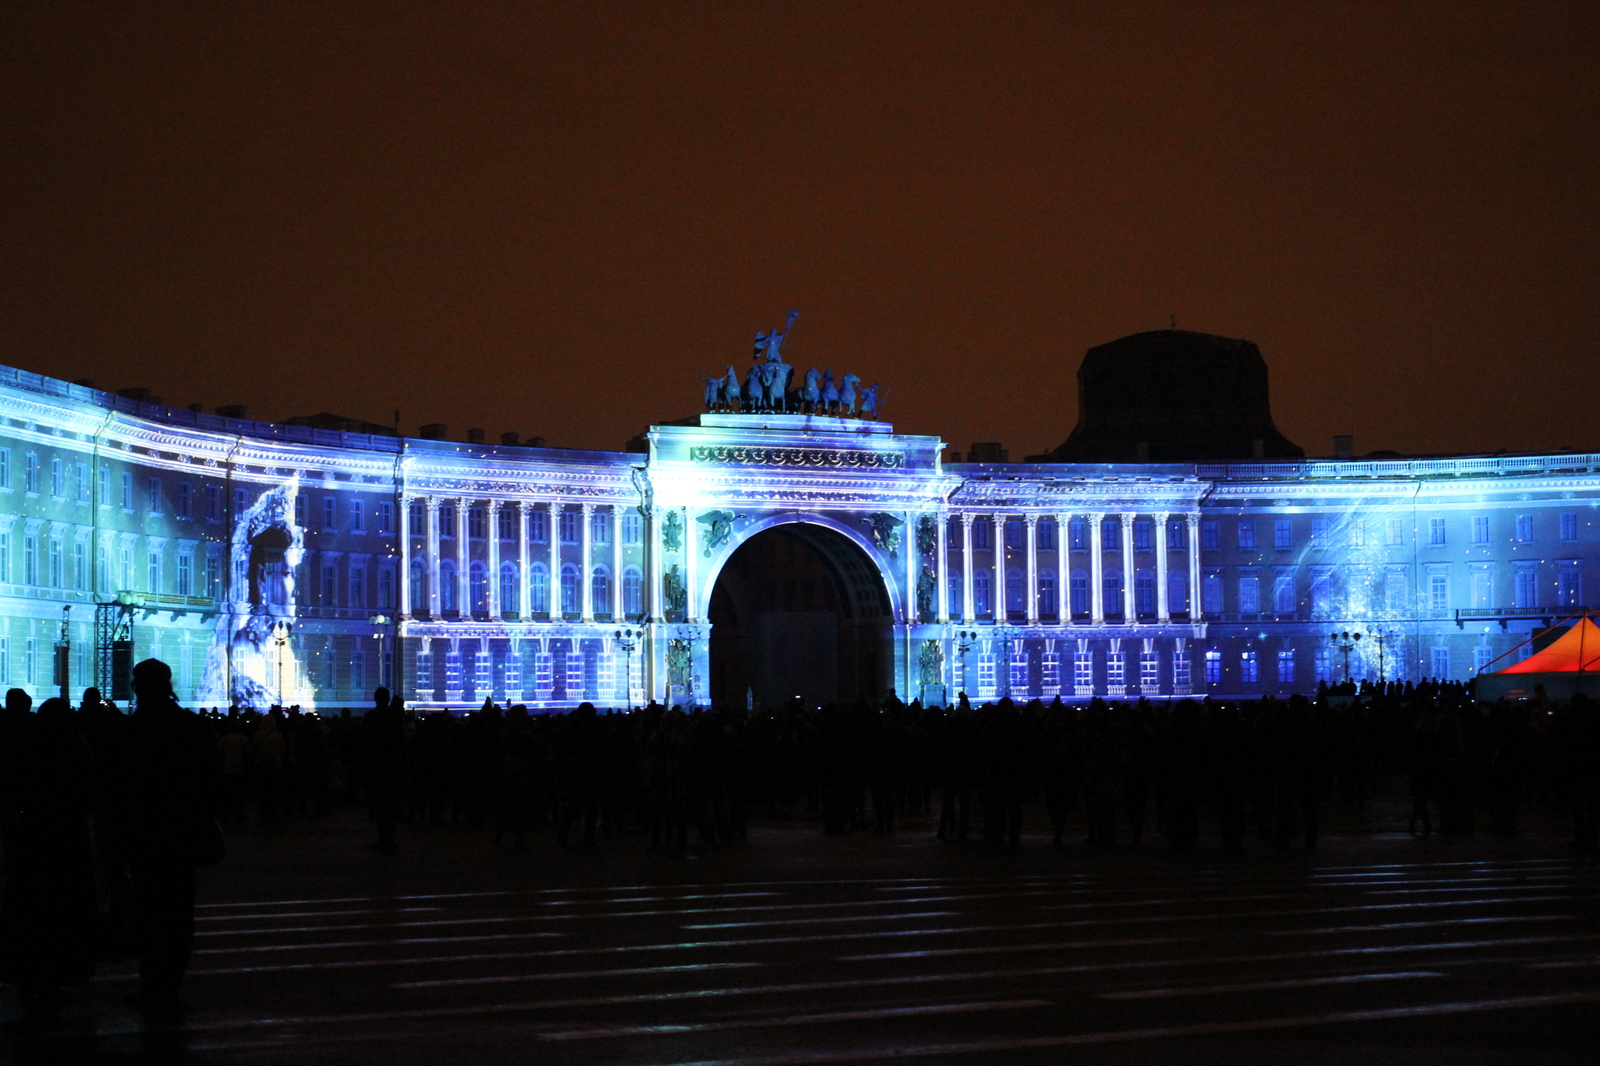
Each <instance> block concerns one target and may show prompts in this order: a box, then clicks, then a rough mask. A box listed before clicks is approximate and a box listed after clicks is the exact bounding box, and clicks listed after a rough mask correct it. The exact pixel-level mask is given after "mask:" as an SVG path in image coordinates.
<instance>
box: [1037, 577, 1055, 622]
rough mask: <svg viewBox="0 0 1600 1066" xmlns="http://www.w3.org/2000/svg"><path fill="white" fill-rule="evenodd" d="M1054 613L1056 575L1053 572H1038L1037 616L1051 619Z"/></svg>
mask: <svg viewBox="0 0 1600 1066" xmlns="http://www.w3.org/2000/svg"><path fill="white" fill-rule="evenodd" d="M1055 613H1056V575H1055V571H1054V570H1041V571H1039V614H1040V616H1041V617H1045V618H1051V617H1054V616H1055Z"/></svg>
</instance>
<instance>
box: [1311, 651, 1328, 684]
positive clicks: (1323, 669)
mask: <svg viewBox="0 0 1600 1066" xmlns="http://www.w3.org/2000/svg"><path fill="white" fill-rule="evenodd" d="M1311 669H1312V670H1313V671H1314V672H1315V673H1316V675H1317V678H1316V680H1317V683H1318V684H1328V683H1331V682H1332V681H1333V653H1332V652H1331V651H1330V650H1329V649H1327V648H1318V649H1317V650H1316V654H1314V655H1313V656H1312V659H1311Z"/></svg>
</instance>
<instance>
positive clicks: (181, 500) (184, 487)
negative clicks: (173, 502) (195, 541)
mask: <svg viewBox="0 0 1600 1066" xmlns="http://www.w3.org/2000/svg"><path fill="white" fill-rule="evenodd" d="M178 517H179V518H192V517H194V486H193V485H191V484H189V483H188V482H187V481H180V482H178Z"/></svg>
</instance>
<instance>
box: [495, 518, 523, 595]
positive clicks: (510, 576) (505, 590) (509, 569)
mask: <svg viewBox="0 0 1600 1066" xmlns="http://www.w3.org/2000/svg"><path fill="white" fill-rule="evenodd" d="M501 513H502V514H504V513H505V512H503V511H502V512H501ZM521 586H522V582H520V581H518V580H517V564H516V563H501V564H500V611H501V613H502V614H521V613H522V604H521V603H520V602H519V601H520V600H521V597H520V596H518V595H517V592H518V590H519V589H520V588H521Z"/></svg>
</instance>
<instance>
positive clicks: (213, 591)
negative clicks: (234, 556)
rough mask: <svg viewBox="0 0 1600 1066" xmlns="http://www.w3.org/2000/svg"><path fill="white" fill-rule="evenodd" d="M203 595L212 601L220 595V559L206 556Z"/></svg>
mask: <svg viewBox="0 0 1600 1066" xmlns="http://www.w3.org/2000/svg"><path fill="white" fill-rule="evenodd" d="M205 594H206V595H207V596H210V597H211V598H212V599H217V598H218V597H219V596H221V595H222V559H221V558H220V557H218V556H216V555H207V556H206V588H205Z"/></svg>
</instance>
